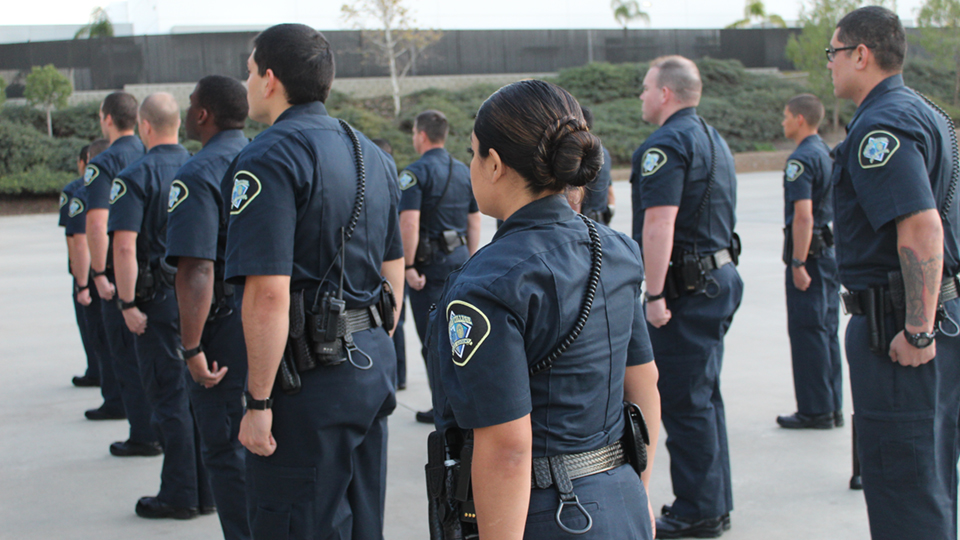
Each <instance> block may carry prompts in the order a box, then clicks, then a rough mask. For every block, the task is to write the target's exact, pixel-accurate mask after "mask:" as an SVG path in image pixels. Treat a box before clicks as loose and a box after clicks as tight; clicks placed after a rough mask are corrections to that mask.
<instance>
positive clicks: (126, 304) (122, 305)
mask: <svg viewBox="0 0 960 540" xmlns="http://www.w3.org/2000/svg"><path fill="white" fill-rule="evenodd" d="M117 307H118V308H119V309H120V311H126V310H128V309H133V308H135V307H137V301H136V300H134V301H133V302H124V301H123V300H121V299H120V297H119V296H117Z"/></svg>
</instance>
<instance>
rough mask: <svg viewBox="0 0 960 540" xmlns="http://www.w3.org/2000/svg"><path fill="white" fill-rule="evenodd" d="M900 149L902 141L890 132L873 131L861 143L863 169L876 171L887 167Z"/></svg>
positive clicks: (860, 153) (860, 154)
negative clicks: (878, 168)
mask: <svg viewBox="0 0 960 540" xmlns="http://www.w3.org/2000/svg"><path fill="white" fill-rule="evenodd" d="M899 149H900V139H898V138H897V137H896V135H894V134H893V133H890V132H889V131H882V130H881V131H871V132H870V133H867V134H866V135H864V137H863V140H862V141H860V152H859V155H858V156H857V157H859V159H860V167H861V168H862V169H875V168H877V167H883V166H884V165H886V164H887V163H888V162H889V161H890V158H891V157H893V154H895V153H896V152H897V150H899Z"/></svg>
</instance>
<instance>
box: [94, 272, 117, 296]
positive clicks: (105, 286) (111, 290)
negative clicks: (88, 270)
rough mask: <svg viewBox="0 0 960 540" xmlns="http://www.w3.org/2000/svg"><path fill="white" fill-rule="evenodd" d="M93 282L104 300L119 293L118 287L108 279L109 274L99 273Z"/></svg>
mask: <svg viewBox="0 0 960 540" xmlns="http://www.w3.org/2000/svg"><path fill="white" fill-rule="evenodd" d="M93 283H94V284H95V285H96V286H97V294H99V295H100V298H103V299H104V300H108V301H109V300H113V295H115V294H117V288H116V287H114V285H113V283H110V280H109V279H107V276H104V275H99V276H97V277H95V278H93Z"/></svg>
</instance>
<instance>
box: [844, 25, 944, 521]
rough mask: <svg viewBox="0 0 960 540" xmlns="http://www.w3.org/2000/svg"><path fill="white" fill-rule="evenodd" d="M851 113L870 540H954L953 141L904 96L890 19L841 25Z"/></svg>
mask: <svg viewBox="0 0 960 540" xmlns="http://www.w3.org/2000/svg"><path fill="white" fill-rule="evenodd" d="M826 52H827V60H828V64H827V67H828V68H829V69H830V70H831V72H832V75H833V84H834V94H835V95H836V96H837V97H840V98H845V99H850V100H852V101H853V102H854V103H855V104H856V105H857V112H856V114H855V115H854V117H853V120H852V121H851V122H850V124H849V125H847V138H846V140H845V141H844V142H843V143H841V144H840V145H839V146H838V147H837V148H836V149H835V151H834V152H835V165H834V170H833V185H834V186H835V188H834V189H835V197H836V199H835V210H836V213H835V216H836V226H837V233H838V235H837V253H838V262H839V266H840V281H841V283H842V284H843V286H844V287H845V288H846V289H847V290H848V292H846V293H844V295H843V302H844V306H845V308H846V311H847V312H848V313H850V314H852V315H853V317H852V318H851V320H850V323H849V325H848V326H847V334H846V352H847V360H848V362H849V364H850V384H851V389H852V392H853V404H854V408H855V409H856V416H855V424H856V431H857V444H858V447H859V457H860V462H861V475H862V479H863V489H864V495H865V497H866V502H867V511H868V516H869V520H870V530H871V534H872V536H873V538H875V539H880V538H884V539H885V538H891V539H892V538H938V539H947V538H950V539H955V538H957V459H958V457H960V456H958V446H957V436H958V430H957V422H958V418H960V393H958V392H957V391H956V388H957V385H958V384H960V363H958V362H957V357H958V355H960V339H957V337H956V336H957V335H958V334H960V328H958V326H957V321H958V320H960V302H957V300H956V299H957V277H956V276H957V271H958V270H960V258H958V239H960V230H958V223H960V213H958V210H957V205H956V204H954V201H953V199H954V194H955V190H956V182H957V176H958V174H960V170H958V169H957V167H958V166H960V164H958V163H957V146H956V132H955V131H954V128H953V126H952V122H951V121H950V119H949V117H947V116H946V114H944V113H943V112H942V111H940V110H939V108H937V107H936V106H935V105H933V104H932V103H930V102H927V101H926V99H925V98H923V97H922V96H920V95H918V94H917V93H916V92H914V91H913V90H910V89H909V88H906V87H905V86H904V84H903V76H902V74H901V73H902V66H903V59H904V55H905V53H906V40H905V37H904V30H903V26H902V25H901V24H900V20H899V18H898V17H897V16H896V14H894V13H892V12H890V11H889V10H886V9H884V8H880V7H875V6H871V7H865V8H861V9H858V10H856V11H853V12H851V13H849V14H848V15H846V16H845V17H844V18H843V19H842V20H841V21H840V22H839V24H838V25H837V29H836V31H835V32H834V34H833V37H832V38H831V40H830V47H829V48H828V49H827V51H826Z"/></svg>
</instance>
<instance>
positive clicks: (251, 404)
mask: <svg viewBox="0 0 960 540" xmlns="http://www.w3.org/2000/svg"><path fill="white" fill-rule="evenodd" d="M272 407H273V398H270V397H268V398H267V399H253V396H252V395H250V392H248V391H246V390H244V392H243V408H244V409H246V410H248V411H251V410H253V411H266V410H268V409H270V408H272Z"/></svg>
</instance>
